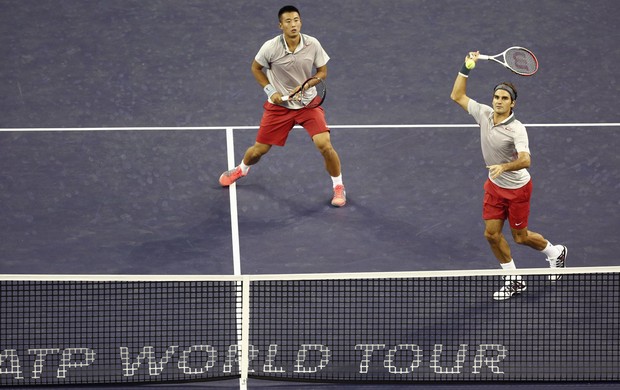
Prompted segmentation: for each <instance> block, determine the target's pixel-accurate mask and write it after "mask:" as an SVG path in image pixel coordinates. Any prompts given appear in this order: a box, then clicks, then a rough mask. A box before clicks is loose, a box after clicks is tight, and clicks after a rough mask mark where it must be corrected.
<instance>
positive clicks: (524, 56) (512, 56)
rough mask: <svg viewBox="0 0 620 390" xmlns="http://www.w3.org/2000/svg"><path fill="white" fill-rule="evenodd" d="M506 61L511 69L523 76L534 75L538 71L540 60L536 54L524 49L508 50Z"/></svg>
mask: <svg viewBox="0 0 620 390" xmlns="http://www.w3.org/2000/svg"><path fill="white" fill-rule="evenodd" d="M505 59H506V64H507V65H508V66H509V67H510V68H512V69H514V70H515V71H517V72H520V73H523V74H533V73H534V72H536V70H537V69H538V60H537V59H536V57H535V56H534V54H532V53H531V52H529V51H527V50H524V49H520V48H519V49H511V50H508V51H507V52H506V55H505Z"/></svg>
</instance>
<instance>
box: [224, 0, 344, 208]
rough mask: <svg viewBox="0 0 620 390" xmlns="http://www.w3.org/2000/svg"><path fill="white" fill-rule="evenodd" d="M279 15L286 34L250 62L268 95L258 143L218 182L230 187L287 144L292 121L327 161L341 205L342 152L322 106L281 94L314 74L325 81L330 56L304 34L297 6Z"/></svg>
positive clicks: (334, 201) (335, 203)
mask: <svg viewBox="0 0 620 390" xmlns="http://www.w3.org/2000/svg"><path fill="white" fill-rule="evenodd" d="M278 19H279V23H280V25H279V27H280V29H281V30H282V34H281V35H278V36H276V37H275V38H273V39H270V40H269V41H267V42H265V43H264V44H263V46H262V47H261V49H260V50H259V52H258V54H257V55H256V57H255V58H254V61H253V62H252V74H253V75H254V77H255V78H256V81H257V82H258V83H259V84H260V85H261V87H263V90H264V91H265V94H266V95H267V98H268V100H267V102H266V103H265V104H264V106H263V107H264V112H263V118H262V120H261V123H260V128H259V130H258V134H257V136H256V142H255V143H254V145H252V146H250V147H249V148H248V149H247V150H246V152H245V154H244V156H243V160H242V161H241V163H240V164H239V165H238V166H237V167H235V168H233V169H231V170H229V171H226V172H224V173H222V175H221V176H220V184H221V185H222V186H225V187H227V186H230V185H231V184H233V183H234V182H236V181H237V180H238V179H240V178H242V177H244V176H246V175H247V174H248V171H249V169H250V167H251V166H252V165H254V164H256V163H257V162H258V161H259V160H260V158H261V157H262V156H263V155H265V154H266V153H267V152H269V150H270V149H271V147H272V146H273V145H277V146H284V144H285V143H286V139H287V137H288V134H289V132H290V131H291V130H292V129H293V126H295V125H300V126H302V127H303V128H305V129H306V131H307V132H308V134H309V135H310V137H311V138H312V141H313V142H314V145H315V146H316V147H317V149H318V150H319V151H320V152H321V155H322V156H323V159H324V160H325V168H326V170H327V172H328V173H329V175H330V176H331V178H332V189H333V197H332V200H331V204H332V205H333V206H336V207H342V206H344V205H345V204H346V201H347V198H346V192H345V188H344V184H343V183H342V173H341V170H340V157H339V156H338V153H336V150H335V149H334V147H333V146H332V143H331V139H330V130H329V128H328V127H327V123H326V122H325V113H324V111H323V109H322V108H321V107H316V108H305V107H304V106H303V105H301V103H300V102H297V101H294V100H288V101H286V102H284V101H282V96H283V95H288V94H289V93H291V92H295V91H297V90H299V88H300V87H301V84H303V82H304V81H306V80H307V79H309V78H310V77H316V78H319V79H322V80H325V78H326V77H327V62H328V61H329V56H328V55H327V53H326V52H325V50H323V48H322V47H321V44H320V43H319V41H318V40H317V39H316V38H314V37H311V36H309V35H305V34H301V16H300V13H299V10H298V9H297V8H295V7H293V6H285V7H282V8H281V9H280V11H279V12H278ZM315 70H316V73H314V71H315ZM313 73H314V74H313ZM311 86H312V85H311Z"/></svg>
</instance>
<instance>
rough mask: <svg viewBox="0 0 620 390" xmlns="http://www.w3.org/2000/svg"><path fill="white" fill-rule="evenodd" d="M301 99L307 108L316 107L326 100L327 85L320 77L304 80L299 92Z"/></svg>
mask: <svg viewBox="0 0 620 390" xmlns="http://www.w3.org/2000/svg"><path fill="white" fill-rule="evenodd" d="M299 95H300V96H299V100H300V102H301V104H303V106H304V107H306V108H316V107H318V106H320V105H321V104H323V102H325V97H326V96H327V85H326V84H325V81H323V80H322V79H320V78H318V77H311V78H309V79H308V80H306V81H304V83H303V84H302V85H301V89H300V92H299Z"/></svg>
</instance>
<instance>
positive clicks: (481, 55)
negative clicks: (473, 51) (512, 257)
mask: <svg viewBox="0 0 620 390" xmlns="http://www.w3.org/2000/svg"><path fill="white" fill-rule="evenodd" d="M489 58H490V57H489V56H487V55H485V54H478V59H479V60H487V61H488V59H489Z"/></svg>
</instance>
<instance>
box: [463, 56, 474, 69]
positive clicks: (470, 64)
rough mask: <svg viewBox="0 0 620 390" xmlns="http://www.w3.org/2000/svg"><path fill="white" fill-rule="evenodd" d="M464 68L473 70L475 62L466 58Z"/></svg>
mask: <svg viewBox="0 0 620 390" xmlns="http://www.w3.org/2000/svg"><path fill="white" fill-rule="evenodd" d="M465 67H466V68H467V69H474V68H475V67H476V61H474V60H472V59H470V58H468V59H467V61H465Z"/></svg>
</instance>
